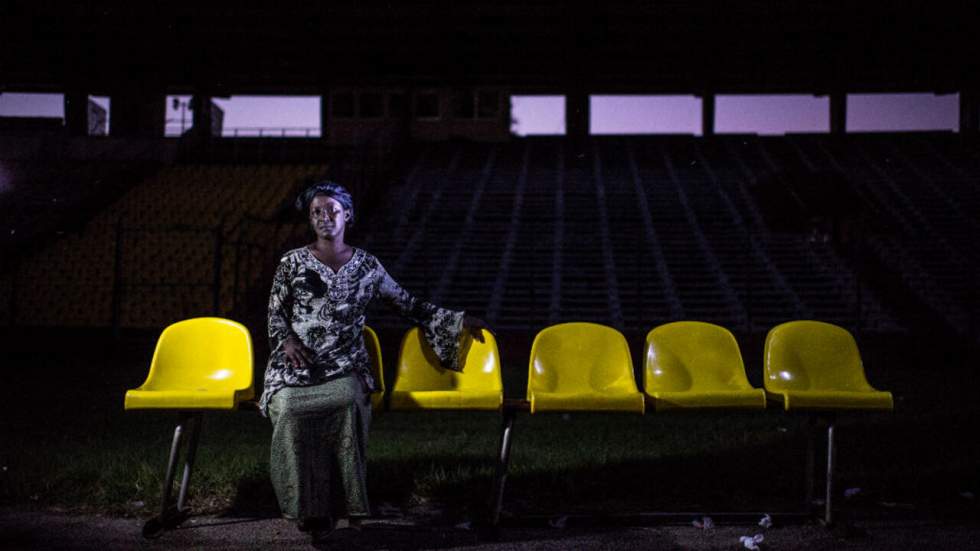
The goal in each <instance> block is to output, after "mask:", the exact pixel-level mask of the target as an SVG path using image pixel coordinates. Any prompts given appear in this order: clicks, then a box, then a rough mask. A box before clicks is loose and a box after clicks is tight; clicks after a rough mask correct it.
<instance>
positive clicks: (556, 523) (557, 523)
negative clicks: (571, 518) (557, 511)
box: [548, 515, 568, 529]
mask: <svg viewBox="0 0 980 551" xmlns="http://www.w3.org/2000/svg"><path fill="white" fill-rule="evenodd" d="M566 524H568V517H567V516H566V515H562V516H560V517H555V518H553V519H550V520H548V526H550V527H552V528H559V529H564V528H565V525H566Z"/></svg>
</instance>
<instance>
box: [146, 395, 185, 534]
mask: <svg viewBox="0 0 980 551" xmlns="http://www.w3.org/2000/svg"><path fill="white" fill-rule="evenodd" d="M190 421H191V416H190V414H188V413H186V412H180V414H179V417H178V419H177V426H176V427H175V428H174V439H173V442H172V443H171V444H170V457H169V458H168V460H167V471H166V473H164V477H163V489H162V490H163V491H162V492H161V499H160V516H157V517H154V518H151V519H150V520H148V521H146V522H145V523H144V524H143V537H145V538H156V537H159V536H160V534H162V533H163V531H164V530H166V529H167V528H170V527H173V526H175V525H176V524H179V523H180V520H181V519H180V514H179V512H178V511H171V510H170V495H171V493H172V492H173V485H174V475H175V474H176V472H177V457H178V456H179V455H180V447H181V444H182V443H183V440H184V433H185V432H186V431H187V429H188V423H189V422H190ZM181 494H183V491H182V492H181Z"/></svg>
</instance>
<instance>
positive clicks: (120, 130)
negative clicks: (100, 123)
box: [85, 90, 167, 138]
mask: <svg viewBox="0 0 980 551" xmlns="http://www.w3.org/2000/svg"><path fill="white" fill-rule="evenodd" d="M166 99H167V95H166V94H165V93H164V92H156V91H152V92H151V91H146V90H125V91H122V92H118V93H114V94H113V95H112V96H111V97H110V101H111V102H112V124H111V125H110V128H109V135H110V136H114V137H126V138H161V137H163V131H164V123H165V121H166V115H167V112H166ZM85 105H86V106H87V105H88V104H87V103H86V104H85Z"/></svg>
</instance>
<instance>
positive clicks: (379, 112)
mask: <svg viewBox="0 0 980 551" xmlns="http://www.w3.org/2000/svg"><path fill="white" fill-rule="evenodd" d="M359 99H360V102H359V103H360V105H359V106H358V107H359V111H358V116H359V117H360V118H362V119H382V118H384V116H385V99H384V95H383V94H381V93H379V92H361V94H360V98H359Z"/></svg>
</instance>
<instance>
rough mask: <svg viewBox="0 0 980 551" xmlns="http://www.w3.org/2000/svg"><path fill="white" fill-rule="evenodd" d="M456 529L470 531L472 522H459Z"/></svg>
mask: <svg viewBox="0 0 980 551" xmlns="http://www.w3.org/2000/svg"><path fill="white" fill-rule="evenodd" d="M456 529H457V530H472V529H473V522H472V521H469V520H467V521H463V522H460V523H459V524H457V525H456Z"/></svg>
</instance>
